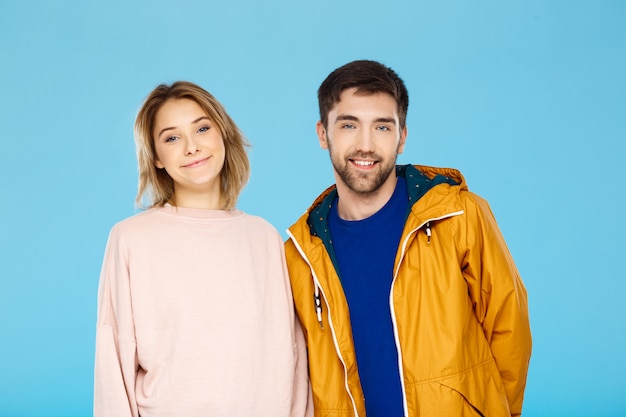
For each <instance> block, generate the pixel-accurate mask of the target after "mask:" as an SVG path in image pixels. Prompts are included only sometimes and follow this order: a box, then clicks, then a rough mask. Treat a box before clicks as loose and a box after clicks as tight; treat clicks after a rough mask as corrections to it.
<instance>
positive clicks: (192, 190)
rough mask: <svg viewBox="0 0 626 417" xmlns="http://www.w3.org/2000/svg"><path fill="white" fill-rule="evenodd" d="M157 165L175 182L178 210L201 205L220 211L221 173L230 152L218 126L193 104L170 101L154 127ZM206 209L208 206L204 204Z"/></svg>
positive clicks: (187, 101) (193, 102)
mask: <svg viewBox="0 0 626 417" xmlns="http://www.w3.org/2000/svg"><path fill="white" fill-rule="evenodd" d="M153 137H154V146H155V150H156V161H155V165H156V167H157V168H160V169H165V171H167V173H168V174H169V176H170V177H172V179H173V180H174V199H175V202H176V205H177V206H180V207H196V206H198V202H199V201H204V202H206V203H208V205H209V206H210V207H197V208H212V209H218V208H220V207H219V205H220V200H221V188H220V173H221V171H222V168H223V167H224V158H225V156H226V149H225V147H224V140H223V138H222V134H221V133H220V131H219V129H218V128H217V126H216V125H215V124H214V123H213V121H212V120H211V119H209V117H208V115H207V114H206V113H205V112H204V111H203V110H202V108H201V107H200V106H199V105H198V103H196V102H195V101H193V100H190V99H172V100H168V101H166V102H165V103H163V105H162V106H161V108H160V109H159V110H158V111H157V113H156V117H155V123H154V131H153ZM201 205H203V206H205V205H206V204H204V203H201Z"/></svg>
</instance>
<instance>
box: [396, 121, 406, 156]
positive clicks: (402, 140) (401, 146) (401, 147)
mask: <svg viewBox="0 0 626 417" xmlns="http://www.w3.org/2000/svg"><path fill="white" fill-rule="evenodd" d="M408 134H409V131H408V129H407V127H406V126H404V128H403V129H402V130H401V131H400V141H399V142H398V154H401V153H402V152H404V145H405V144H406V137H407V136H408Z"/></svg>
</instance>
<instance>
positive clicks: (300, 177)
mask: <svg viewBox="0 0 626 417" xmlns="http://www.w3.org/2000/svg"><path fill="white" fill-rule="evenodd" d="M625 22H626V2H624V1H617V0H616V1H608V0H607V1H603V0H598V1H577V0H567V1H566V0H562V1H551V0H529V1H523V2H521V1H495V0H494V1H453V0H439V1H431V2H425V1H419V0H418V1H416V0H406V1H398V0H386V1H382V0H380V1H377V2H373V1H369V0H351V1H332V0H320V1H315V2H296V1H293V2H287V1H285V2H280V1H275V0H267V1H263V2H256V1H252V0H250V1H243V2H242V1H236V0H235V1H222V2H217V1H214V2H208V1H185V0H182V1H176V2H173V1H150V2H148V1H145V2H128V1H119V0H109V1H106V2H104V1H102V2H89V1H78V0H77V1H64V0H61V1H55V2H44V1H34V2H32V1H19V2H18V1H16V0H3V1H2V3H1V4H0V75H1V83H0V136H1V146H0V191H1V192H0V198H1V200H0V203H1V204H0V274H1V275H0V283H1V286H0V416H3V417H4V416H64V417H71V416H88V415H90V414H91V409H92V389H93V381H92V379H93V354H94V335H95V319H96V293H97V285H98V276H99V272H100V265H101V261H102V256H103V251H104V246H105V243H106V239H107V235H108V231H109V229H110V227H111V226H112V225H113V224H114V223H115V222H117V221H119V220H121V219H123V218H125V217H128V216H129V215H132V214H133V213H135V212H136V210H135V208H134V203H133V201H134V197H135V192H136V172H137V168H136V161H135V154H134V152H135V150H134V144H133V138H132V128H133V121H134V117H135V114H136V112H137V110H138V109H139V106H140V105H141V102H142V100H143V99H144V98H145V96H146V95H147V94H148V93H149V91H150V90H151V89H152V88H153V87H155V86H156V85H157V84H158V83H161V82H172V81H174V80H178V79H187V80H190V81H194V82H196V83H198V84H200V85H202V86H203V87H205V88H206V89H207V90H209V91H211V92H212V93H214V94H215V96H216V97H217V98H218V99H219V100H220V101H222V102H223V103H224V105H225V106H226V107H227V109H228V111H229V113H230V114H231V115H232V116H233V118H234V119H235V120H236V121H237V123H238V124H239V125H240V127H241V128H242V130H244V132H245V133H246V135H247V136H248V138H249V139H250V141H251V142H252V144H253V148H252V149H251V151H250V155H251V162H252V179H251V181H250V182H249V184H248V186H247V188H246V189H245V191H244V193H243V195H242V196H241V199H240V204H239V207H240V208H241V209H243V210H245V211H248V212H250V213H253V214H258V215H261V216H263V217H265V218H267V219H268V220H269V221H271V222H272V223H273V224H274V225H275V226H276V227H277V228H278V229H279V230H280V231H281V232H283V231H284V230H285V229H286V228H287V227H288V226H289V225H290V224H291V223H292V222H293V221H295V219H296V218H297V217H298V216H299V215H300V214H301V213H303V212H304V210H305V209H306V208H307V207H308V205H309V204H310V203H311V202H312V200H313V198H314V197H315V196H316V195H317V194H318V193H319V192H320V191H321V190H322V189H323V188H325V187H326V186H327V185H329V184H331V183H332V182H333V176H332V171H331V167H330V163H329V161H328V156H327V154H326V152H325V151H323V150H321V149H320V148H319V145H318V143H317V138H316V136H315V122H316V121H317V119H318V114H317V102H316V90H317V87H318V86H319V84H320V83H321V81H322V80H323V79H324V78H325V77H326V75H327V74H328V73H329V72H330V71H332V70H333V69H335V68H336V67H338V66H340V65H343V64H344V63H346V62H348V61H351V60H353V59H362V58H368V59H375V60H379V61H381V62H383V63H385V64H387V65H389V66H391V67H392V68H394V69H395V70H396V71H397V72H398V73H399V74H400V76H401V77H403V78H404V80H405V82H406V84H407V86H408V88H409V92H410V98H411V103H410V106H409V115H408V126H409V137H408V142H407V146H406V150H405V153H404V154H403V155H402V156H401V157H400V159H399V161H400V162H401V163H420V164H426V165H438V166H449V167H456V168H459V169H460V170H461V171H462V172H463V173H464V174H465V176H466V177H467V179H468V183H469V186H470V189H471V190H473V191H475V192H477V193H478V194H480V195H482V196H483V197H485V198H487V199H488V200H489V201H490V203H491V205H492V208H493V211H494V213H495V215H496V217H497V219H498V222H499V224H500V227H501V229H502V232H503V234H504V236H505V238H506V239H507V242H508V244H509V247H510V249H511V252H512V253H513V256H514V258H515V259H516V262H517V265H518V267H519V269H520V271H521V273H522V276H523V278H524V281H525V283H526V286H527V288H528V291H529V295H530V308H531V315H532V317H531V318H532V330H533V336H534V352H533V357H532V361H531V368H530V373H529V377H528V388H527V391H526V400H525V406H524V411H525V413H524V414H525V415H526V416H568V417H571V416H590V415H593V416H624V415H626V400H625V398H626V388H625V384H624V376H625V375H626V295H625V294H626V283H625V282H626V280H625V278H626V273H625V268H624V258H625V253H624V252H625V249H626V221H625V219H624V191H625V187H624V184H623V179H624V176H625V174H626V147H625V145H624V144H625V143H626V23H625ZM283 236H285V234H284V233H283Z"/></svg>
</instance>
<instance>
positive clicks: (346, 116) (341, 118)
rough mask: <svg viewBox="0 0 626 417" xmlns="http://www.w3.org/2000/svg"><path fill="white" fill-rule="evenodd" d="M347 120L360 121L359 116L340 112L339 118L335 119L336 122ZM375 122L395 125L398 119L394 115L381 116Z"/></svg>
mask: <svg viewBox="0 0 626 417" xmlns="http://www.w3.org/2000/svg"><path fill="white" fill-rule="evenodd" d="M345 120H349V121H353V122H358V121H359V118H358V117H356V116H352V115H349V114H340V115H339V116H337V119H335V122H340V121H345ZM374 123H391V124H394V125H395V124H396V119H395V118H393V117H379V118H377V119H375V120H374Z"/></svg>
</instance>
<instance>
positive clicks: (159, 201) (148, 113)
mask: <svg viewBox="0 0 626 417" xmlns="http://www.w3.org/2000/svg"><path fill="white" fill-rule="evenodd" d="M177 99H189V100H193V101H195V102H196V103H198V105H199V106H200V107H201V108H202V110H203V111H204V112H205V113H206V114H207V116H208V117H209V119H211V121H212V122H213V123H214V124H215V125H216V126H217V128H218V129H219V132H220V133H221V134H222V137H223V140H224V148H225V150H226V156H225V158H224V167H223V168H222V171H221V172H220V191H221V198H222V209H224V210H230V209H233V208H234V207H235V204H236V203H237V198H238V197H239V194H240V193H241V190H243V187H244V186H245V185H246V182H247V181H248V178H249V176H250V162H249V160H248V155H247V153H246V147H248V146H250V145H249V143H248V141H247V140H246V138H245V137H244V135H243V133H242V132H241V130H239V128H238V127H237V125H236V124H235V122H234V121H233V120H232V119H231V117H230V116H229V115H228V113H227V112H226V110H225V109H224V106H222V104H221V103H220V102H219V101H218V100H217V99H216V98H215V97H213V95H211V94H210V93H209V92H208V91H206V90H204V89H203V88H202V87H200V86H198V85H196V84H193V83H191V82H188V81H177V82H175V83H173V84H171V85H167V84H161V85H159V86H158V87H156V88H155V89H154V90H153V91H152V92H151V93H150V95H148V98H146V101H145V102H144V103H143V106H142V107H141V109H140V110H139V113H138V114H137V119H136V120H135V145H136V147H137V162H138V164H139V187H138V191H137V198H136V203H137V204H138V205H139V206H141V207H143V208H150V207H162V206H163V205H165V204H166V203H170V204H174V181H173V180H172V178H171V177H170V176H169V174H168V173H167V172H166V171H165V169H159V168H157V167H156V165H155V161H156V151H155V146H154V139H155V138H154V124H155V117H156V114H157V112H158V111H159V109H160V108H161V106H163V104H164V103H165V102H166V101H168V100H177Z"/></svg>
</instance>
